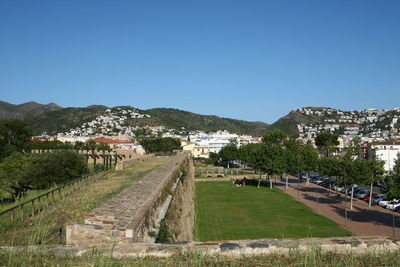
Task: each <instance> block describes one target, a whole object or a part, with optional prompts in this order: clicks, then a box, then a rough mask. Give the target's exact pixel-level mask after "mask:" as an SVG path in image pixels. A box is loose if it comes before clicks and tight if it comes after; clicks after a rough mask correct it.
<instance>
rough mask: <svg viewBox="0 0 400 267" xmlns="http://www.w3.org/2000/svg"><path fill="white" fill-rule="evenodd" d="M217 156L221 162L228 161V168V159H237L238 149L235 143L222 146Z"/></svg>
mask: <svg viewBox="0 0 400 267" xmlns="http://www.w3.org/2000/svg"><path fill="white" fill-rule="evenodd" d="M218 156H219V158H220V159H221V160H222V161H223V162H227V163H228V168H229V162H230V161H233V160H237V159H239V155H238V149H237V147H236V145H235V144H229V145H226V146H224V147H223V148H222V149H221V150H220V151H219V153H218Z"/></svg>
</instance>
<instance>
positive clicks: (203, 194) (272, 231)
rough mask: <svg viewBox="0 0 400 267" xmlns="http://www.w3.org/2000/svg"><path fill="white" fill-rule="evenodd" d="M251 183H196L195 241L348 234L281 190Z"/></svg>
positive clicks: (348, 233)
mask: <svg viewBox="0 0 400 267" xmlns="http://www.w3.org/2000/svg"><path fill="white" fill-rule="evenodd" d="M251 183H252V181H249V183H248V185H246V186H245V187H236V186H232V183H231V182H226V181H214V182H198V183H196V190H195V191H196V205H195V206H196V227H195V234H196V240H199V241H211V240H238V239H257V238H305V237H335V236H349V235H351V233H350V232H348V231H347V230H345V229H343V228H341V227H340V226H339V225H337V224H336V223H335V222H333V221H331V220H329V219H328V218H326V217H324V216H321V215H319V214H316V213H315V212H313V211H312V210H311V209H310V208H309V207H307V206H306V205H304V204H303V203H301V202H298V201H296V200H295V199H293V198H292V197H290V196H289V195H287V194H285V193H283V192H282V191H281V190H279V189H277V188H273V189H272V190H271V189H269V188H268V187H265V186H261V187H260V188H257V186H256V184H254V185H251Z"/></svg>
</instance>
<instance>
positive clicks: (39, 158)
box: [0, 150, 88, 201]
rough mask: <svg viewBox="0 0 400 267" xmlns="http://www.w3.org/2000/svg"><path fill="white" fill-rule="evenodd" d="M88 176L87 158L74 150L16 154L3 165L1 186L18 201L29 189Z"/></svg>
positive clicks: (42, 187) (0, 177)
mask: <svg viewBox="0 0 400 267" xmlns="http://www.w3.org/2000/svg"><path fill="white" fill-rule="evenodd" d="M86 173H88V168H87V165H86V161H85V158H84V156H82V155H79V154H78V153H76V152H75V151H72V150H60V151H56V152H48V153H43V154H40V155H32V154H22V153H14V154H12V155H11V156H9V157H7V158H5V159H4V161H3V162H2V163H1V164H0V187H1V189H2V190H3V191H7V192H9V193H11V194H12V196H13V199H14V200H15V201H17V200H19V199H20V197H21V196H22V195H23V194H24V192H25V191H27V190H30V189H34V190H42V189H47V188H49V187H51V186H53V185H56V184H65V183H68V182H69V181H71V180H73V179H75V178H77V177H79V176H81V175H83V174H86Z"/></svg>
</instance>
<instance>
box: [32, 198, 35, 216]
mask: <svg viewBox="0 0 400 267" xmlns="http://www.w3.org/2000/svg"><path fill="white" fill-rule="evenodd" d="M33 215H35V200H32V216H33Z"/></svg>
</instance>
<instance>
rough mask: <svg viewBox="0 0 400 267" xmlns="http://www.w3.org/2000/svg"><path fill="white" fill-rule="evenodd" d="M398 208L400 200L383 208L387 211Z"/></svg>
mask: <svg viewBox="0 0 400 267" xmlns="http://www.w3.org/2000/svg"><path fill="white" fill-rule="evenodd" d="M399 206H400V200H396V201H390V203H389V204H387V205H386V207H385V208H387V209H388V210H395V209H396V208H397V207H399Z"/></svg>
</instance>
